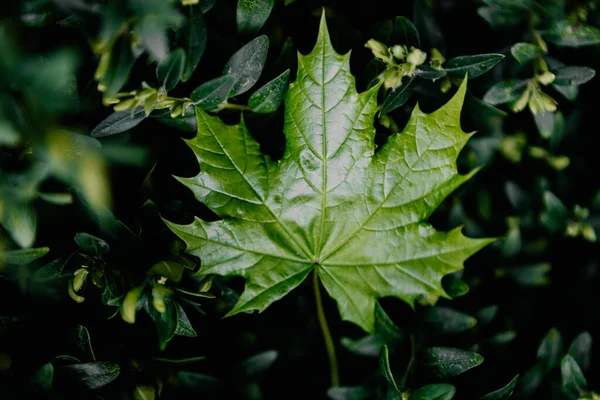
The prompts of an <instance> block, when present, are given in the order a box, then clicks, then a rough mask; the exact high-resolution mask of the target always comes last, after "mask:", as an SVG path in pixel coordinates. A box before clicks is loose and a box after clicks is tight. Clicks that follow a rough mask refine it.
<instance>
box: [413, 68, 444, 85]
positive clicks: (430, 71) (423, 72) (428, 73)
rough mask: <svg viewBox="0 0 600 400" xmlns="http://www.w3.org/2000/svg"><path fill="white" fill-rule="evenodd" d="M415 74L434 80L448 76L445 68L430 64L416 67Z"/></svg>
mask: <svg viewBox="0 0 600 400" xmlns="http://www.w3.org/2000/svg"><path fill="white" fill-rule="evenodd" d="M415 75H417V76H420V77H421V78H423V79H431V80H432V81H435V80H436V79H440V78H443V77H444V76H446V71H445V70H443V69H436V68H433V67H431V66H429V65H419V66H418V67H417V68H416V69H415Z"/></svg>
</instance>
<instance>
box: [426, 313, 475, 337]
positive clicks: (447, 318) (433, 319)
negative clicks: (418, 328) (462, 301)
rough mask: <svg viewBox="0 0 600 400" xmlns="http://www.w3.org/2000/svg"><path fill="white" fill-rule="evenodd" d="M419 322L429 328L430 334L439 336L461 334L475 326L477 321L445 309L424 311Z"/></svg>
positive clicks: (463, 314)
mask: <svg viewBox="0 0 600 400" xmlns="http://www.w3.org/2000/svg"><path fill="white" fill-rule="evenodd" d="M420 321H421V322H423V323H424V324H425V325H426V326H428V327H430V328H431V331H432V333H434V334H440V335H444V334H451V333H459V332H463V331H466V330H468V329H471V328H472V327H474V326H475V325H476V324H477V320H476V319H475V318H473V317H471V316H470V315H467V314H465V313H462V312H459V311H456V310H453V309H451V308H447V307H431V308H428V309H426V310H425V311H424V312H423V313H422V314H421V317H420Z"/></svg>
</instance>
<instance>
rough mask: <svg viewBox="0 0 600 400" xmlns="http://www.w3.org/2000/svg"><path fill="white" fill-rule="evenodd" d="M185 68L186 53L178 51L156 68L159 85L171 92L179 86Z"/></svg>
mask: <svg viewBox="0 0 600 400" xmlns="http://www.w3.org/2000/svg"><path fill="white" fill-rule="evenodd" d="M184 67H185V51H183V49H177V50H175V51H173V52H171V54H169V56H168V57H167V58H165V59H164V60H163V61H162V62H160V63H159V64H158V66H157V67H156V78H157V79H158V83H159V84H160V85H161V86H162V87H163V88H164V89H165V90H166V91H169V90H171V89H173V88H174V87H175V86H177V83H178V82H179V79H180V78H181V75H182V74H183V69H184Z"/></svg>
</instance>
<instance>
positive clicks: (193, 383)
mask: <svg viewBox="0 0 600 400" xmlns="http://www.w3.org/2000/svg"><path fill="white" fill-rule="evenodd" d="M170 382H171V384H172V385H173V386H175V387H181V388H185V389H188V390H202V389H215V388H218V387H220V386H222V384H223V383H222V382H221V381H220V380H218V379H217V378H215V377H213V376H210V375H205V374H199V373H197V372H189V371H178V372H177V373H176V374H175V376H174V378H173V379H172V380H171V381H170Z"/></svg>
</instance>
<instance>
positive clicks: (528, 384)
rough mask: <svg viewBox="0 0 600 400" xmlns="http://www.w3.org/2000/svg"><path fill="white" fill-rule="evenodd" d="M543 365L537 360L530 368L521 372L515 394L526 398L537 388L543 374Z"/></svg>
mask: <svg viewBox="0 0 600 400" xmlns="http://www.w3.org/2000/svg"><path fill="white" fill-rule="evenodd" d="M545 375H546V373H545V372H544V367H543V366H542V363H541V362H539V361H538V362H537V363H536V364H535V365H534V366H533V367H531V369H529V370H528V371H527V372H525V373H524V374H523V376H522V377H521V379H519V385H518V387H517V394H518V397H519V398H528V397H530V396H531V395H532V394H534V393H535V391H536V390H537V389H538V387H539V386H540V384H541V383H542V381H543V379H544V376H545Z"/></svg>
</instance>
